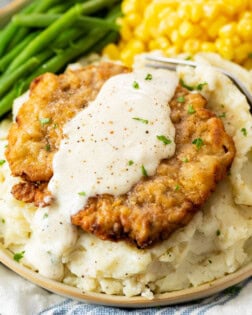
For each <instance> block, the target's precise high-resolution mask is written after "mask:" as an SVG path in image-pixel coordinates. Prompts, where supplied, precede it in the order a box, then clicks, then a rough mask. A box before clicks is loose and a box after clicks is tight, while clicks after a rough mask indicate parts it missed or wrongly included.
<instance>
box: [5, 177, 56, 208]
mask: <svg viewBox="0 0 252 315" xmlns="http://www.w3.org/2000/svg"><path fill="white" fill-rule="evenodd" d="M47 185H48V183H47V182H45V183H39V182H38V183H32V182H21V183H18V184H16V185H14V186H13V187H12V190H11V193H12V194H13V195H14V196H18V198H17V199H18V200H22V201H23V202H28V203H31V202H33V203H34V205H35V206H36V207H39V206H40V207H44V206H47V205H48V204H49V203H50V202H51V200H52V194H51V193H50V192H49V191H48V189H47Z"/></svg>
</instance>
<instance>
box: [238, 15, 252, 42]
mask: <svg viewBox="0 0 252 315" xmlns="http://www.w3.org/2000/svg"><path fill="white" fill-rule="evenodd" d="M237 32H238V34H239V35H240V36H241V37H242V38H243V39H244V40H252V19H242V20H240V21H239V23H238V25H237Z"/></svg>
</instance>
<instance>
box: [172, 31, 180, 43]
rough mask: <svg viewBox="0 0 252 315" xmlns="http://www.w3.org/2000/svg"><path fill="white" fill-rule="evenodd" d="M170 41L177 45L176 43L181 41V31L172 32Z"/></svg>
mask: <svg viewBox="0 0 252 315" xmlns="http://www.w3.org/2000/svg"><path fill="white" fill-rule="evenodd" d="M170 39H171V41H172V42H173V43H176V41H178V40H179V39H180V36H179V31H178V30H174V31H172V32H171V34H170Z"/></svg>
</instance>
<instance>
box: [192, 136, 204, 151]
mask: <svg viewBox="0 0 252 315" xmlns="http://www.w3.org/2000/svg"><path fill="white" fill-rule="evenodd" d="M192 144H195V145H196V148H197V150H199V149H200V148H201V147H202V146H203V145H204V142H203V140H202V139H201V138H196V139H194V140H193V142H192Z"/></svg>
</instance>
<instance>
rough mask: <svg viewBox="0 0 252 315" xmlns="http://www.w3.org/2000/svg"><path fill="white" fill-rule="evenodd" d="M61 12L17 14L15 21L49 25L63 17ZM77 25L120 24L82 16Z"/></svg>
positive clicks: (35, 25)
mask: <svg viewBox="0 0 252 315" xmlns="http://www.w3.org/2000/svg"><path fill="white" fill-rule="evenodd" d="M61 17H62V15H61V14H36V13H34V14H29V15H16V16H15V17H14V19H13V22H14V23H15V24H16V25H20V26H28V27H41V28H42V27H48V26H49V25H50V24H52V23H54V22H55V21H57V20H58V19H59V18H61ZM75 25H76V26H80V27H85V28H88V29H90V28H93V27H99V26H100V27H104V28H105V29H111V30H117V29H118V26H117V25H116V24H115V23H111V22H108V21H106V20H104V19H100V18H95V17H90V16H81V17H78V18H77V19H76V21H75Z"/></svg>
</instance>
